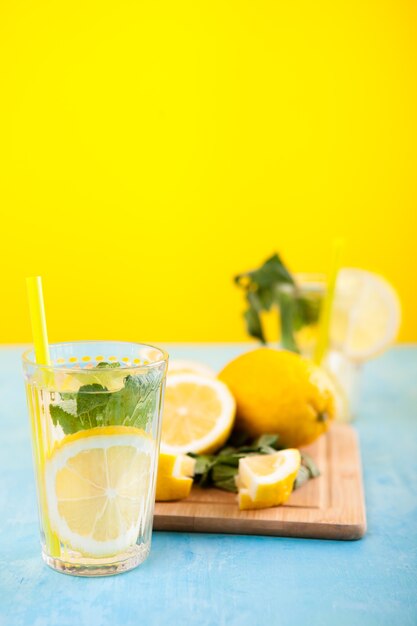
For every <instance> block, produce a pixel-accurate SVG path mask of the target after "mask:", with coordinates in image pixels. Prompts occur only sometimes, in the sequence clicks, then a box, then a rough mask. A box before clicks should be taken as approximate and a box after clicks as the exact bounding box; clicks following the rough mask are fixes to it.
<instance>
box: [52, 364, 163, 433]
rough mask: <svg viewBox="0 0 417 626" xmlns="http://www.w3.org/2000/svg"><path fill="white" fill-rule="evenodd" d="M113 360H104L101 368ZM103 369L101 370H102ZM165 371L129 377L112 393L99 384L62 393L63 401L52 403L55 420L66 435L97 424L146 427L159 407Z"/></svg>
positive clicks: (152, 371) (111, 365) (153, 371)
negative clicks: (160, 390) (105, 361)
mask: <svg viewBox="0 0 417 626" xmlns="http://www.w3.org/2000/svg"><path fill="white" fill-rule="evenodd" d="M107 365H109V366H110V367H111V368H113V365H114V364H113V363H111V364H108V363H104V362H103V366H102V368H104V366H107ZM102 368H101V369H102ZM161 380H162V373H161V372H159V371H155V370H151V371H149V372H148V373H147V374H146V375H143V376H126V378H125V379H124V381H123V382H124V386H123V387H122V389H119V390H118V391H114V392H110V391H109V390H108V389H107V387H105V386H103V385H100V384H98V383H93V384H89V385H83V386H81V387H80V388H79V390H78V392H71V393H67V392H64V393H60V394H59V395H60V398H61V402H59V403H57V404H50V405H49V408H50V413H51V418H52V420H53V423H54V424H55V425H57V424H60V425H61V427H62V429H63V431H64V433H65V434H70V433H74V432H77V431H78V430H85V429H88V428H95V427H97V426H109V425H125V426H134V427H136V428H143V429H145V428H146V427H147V425H148V423H149V422H150V421H152V419H153V417H154V415H155V411H156V410H158V408H159V402H160V393H159V387H160V384H161Z"/></svg>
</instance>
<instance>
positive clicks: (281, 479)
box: [236, 449, 301, 510]
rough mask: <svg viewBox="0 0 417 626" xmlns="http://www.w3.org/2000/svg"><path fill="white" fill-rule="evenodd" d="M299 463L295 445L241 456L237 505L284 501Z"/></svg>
mask: <svg viewBox="0 0 417 626" xmlns="http://www.w3.org/2000/svg"><path fill="white" fill-rule="evenodd" d="M300 463H301V455H300V453H299V451H298V450H296V449H288V450H280V451H279V452H276V453H274V454H260V455H254V456H247V457H244V458H243V459H240V461H239V473H238V476H237V479H236V483H237V487H238V490H239V492H238V501H239V508H240V509H242V510H243V509H264V508H267V507H270V506H277V505H278V504H284V502H286V501H287V500H288V498H289V497H290V495H291V492H292V490H293V486H294V481H295V479H296V476H297V472H298V470H299V468H300Z"/></svg>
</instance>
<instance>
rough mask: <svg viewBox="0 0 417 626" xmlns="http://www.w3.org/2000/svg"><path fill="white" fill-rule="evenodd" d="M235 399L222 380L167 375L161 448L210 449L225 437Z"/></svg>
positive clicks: (173, 451) (175, 451) (177, 451)
mask: <svg viewBox="0 0 417 626" xmlns="http://www.w3.org/2000/svg"><path fill="white" fill-rule="evenodd" d="M235 409H236V407H235V401H234V398H233V396H232V394H231V393H230V391H229V389H228V388H227V387H226V385H225V384H224V383H222V382H221V381H219V380H217V379H215V378H208V377H205V376H197V375H195V374H175V375H172V376H168V378H167V384H166V391H165V403H164V417H163V420H162V441H161V451H162V452H167V453H170V454H181V453H187V452H197V453H203V452H214V451H215V450H217V449H218V448H220V447H221V446H222V445H223V443H224V442H225V441H226V439H227V438H228V436H229V434H230V431H231V430H232V427H233V422H234V418H235Z"/></svg>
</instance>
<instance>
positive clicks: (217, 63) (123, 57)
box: [0, 0, 417, 342]
mask: <svg viewBox="0 0 417 626" xmlns="http://www.w3.org/2000/svg"><path fill="white" fill-rule="evenodd" d="M0 48H1V49H0V59H1V60H0V63H1V66H2V67H1V68H0V69H1V76H2V79H1V85H2V90H3V93H2V95H1V97H0V137H1V155H0V202H1V215H2V218H1V229H0V254H1V267H2V270H3V272H2V274H3V277H2V282H1V295H2V306H1V307H0V341H3V342H20V341H28V340H30V327H29V321H28V315H27V304H26V295H25V286H24V276H25V275H27V274H37V273H40V274H42V275H43V277H44V291H45V298H46V305H47V310H48V321H49V329H50V339H51V340H60V339H62V340H65V339H76V338H78V339H81V338H90V339H92V338H117V339H136V340H137V339H143V340H148V341H155V342H157V341H161V340H163V341H165V340H172V341H215V340H223V341H227V340H231V341H232V340H241V339H244V338H245V331H244V327H243V323H242V321H241V317H240V316H241V311H242V309H243V301H242V296H241V294H240V293H239V292H238V291H237V289H236V288H235V287H234V286H233V284H232V276H233V275H234V274H235V273H237V272H239V271H241V270H245V269H247V268H250V267H252V266H255V265H258V264H259V263H260V262H261V261H262V260H264V259H265V258H266V257H267V256H268V255H269V254H271V253H272V252H273V251H274V250H279V251H280V252H281V253H282V254H283V256H284V257H285V259H286V260H287V262H288V264H289V265H290V267H291V268H292V269H293V270H325V269H326V267H327V263H328V260H329V255H330V249H331V239H332V237H333V236H334V235H344V236H345V237H346V238H347V242H348V246H347V250H346V253H345V258H344V264H345V265H356V266H362V267H365V268H368V269H370V270H373V271H376V272H381V273H382V274H384V275H385V276H386V277H387V278H388V279H389V280H390V281H392V283H393V284H394V286H395V287H396V289H397V290H398V292H399V294H400V297H401V300H402V305H403V313H404V319H403V325H402V330H401V335H400V338H401V339H402V340H407V341H411V340H417V298H416V288H417V281H416V270H417V263H416V249H417V236H416V234H417V233H416V224H417V182H416V176H417V174H416V173H417V167H416V166H417V117H416V114H417V3H416V2H414V1H411V0H409V1H406V0H375V1H369V0H331V1H329V2H326V1H323V0H318V1H315V2H312V1H311V0H301V1H299V2H287V1H283V0H256V1H254V0H250V1H244V0H236V1H229V0H210V1H204V2H202V1H199V0H187V1H185V0H177V1H176V2H172V1H171V0H169V1H168V0H162V1H159V2H154V1H153V0H149V1H148V2H140V1H139V0H136V1H133V0H132V1H127V0H118V1H117V2H114V1H109V0H99V1H97V2H96V1H92V0H79V1H77V0H71V1H67V0H60V1H59V2H56V1H52V0H51V1H49V2H47V1H45V0H37V1H23V0H3V2H2V3H1V8H0Z"/></svg>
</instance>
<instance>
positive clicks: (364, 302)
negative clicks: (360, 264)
mask: <svg viewBox="0 0 417 626" xmlns="http://www.w3.org/2000/svg"><path fill="white" fill-rule="evenodd" d="M400 321H401V306H400V302H399V299H398V296H397V294H396V292H395V290H394V289H393V287H392V286H391V285H390V284H389V283H388V282H387V281H386V280H385V279H384V278H382V276H379V275H378V274H373V273H372V272H366V271H365V270H360V269H351V268H345V269H342V270H340V272H339V276H338V278H337V285H336V293H335V300H334V305H333V311H332V320H331V330H330V335H331V341H332V345H333V346H334V347H335V348H336V349H337V350H340V351H341V352H342V353H343V354H344V355H345V356H347V357H348V358H350V359H351V360H353V361H355V362H362V361H366V360H367V359H370V358H372V357H374V356H377V355H378V354H379V353H380V352H382V351H383V350H384V349H385V348H387V346H389V345H390V344H391V343H392V342H393V341H394V340H395V338H396V336H397V333H398V329H399V327H400Z"/></svg>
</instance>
